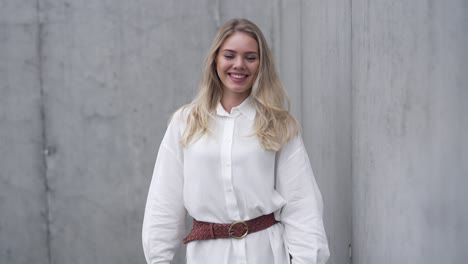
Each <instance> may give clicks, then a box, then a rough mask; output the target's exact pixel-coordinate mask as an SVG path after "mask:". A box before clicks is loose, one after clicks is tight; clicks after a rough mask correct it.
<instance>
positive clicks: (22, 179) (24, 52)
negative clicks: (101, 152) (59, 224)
mask: <svg viewBox="0 0 468 264" xmlns="http://www.w3.org/2000/svg"><path fill="white" fill-rule="evenodd" d="M9 4H13V3H11V2H5V1H3V2H1V5H3V7H4V8H6V7H8V5H9ZM0 10H1V8H0ZM7 11H11V10H6V9H3V10H1V11H0V14H1V15H0V17H2V19H1V20H0V157H1V160H0V168H1V169H0V263H5V264H23V263H24V264H25V263H39V264H46V263H49V261H48V246H47V245H48V231H47V217H48V212H47V202H46V195H45V188H46V185H45V182H44V179H45V178H44V173H45V168H44V162H43V161H44V159H43V137H42V134H43V133H42V123H41V97H40V92H41V91H40V78H39V76H40V73H39V71H40V68H39V65H40V58H39V55H38V33H39V32H38V31H39V27H38V25H37V24H36V23H35V22H33V23H30V22H26V21H27V20H30V19H31V18H29V19H27V18H26V16H27V15H26V14H30V15H33V19H36V12H35V6H34V5H33V6H31V5H29V6H28V5H24V6H23V11H24V14H25V15H24V16H25V17H21V18H20V20H21V21H20V23H14V21H6V20H7V16H8V15H7V13H8V12H7ZM4 15H5V16H4Z"/></svg>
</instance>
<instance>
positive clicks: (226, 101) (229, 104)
mask: <svg viewBox="0 0 468 264" xmlns="http://www.w3.org/2000/svg"><path fill="white" fill-rule="evenodd" d="M249 95H250V93H245V94H224V95H223V97H222V98H221V105H222V106H223V108H224V110H226V111H227V112H228V113H231V109H232V108H233V107H236V106H238V105H240V104H241V103H242V102H244V100H245V99H247V97H249Z"/></svg>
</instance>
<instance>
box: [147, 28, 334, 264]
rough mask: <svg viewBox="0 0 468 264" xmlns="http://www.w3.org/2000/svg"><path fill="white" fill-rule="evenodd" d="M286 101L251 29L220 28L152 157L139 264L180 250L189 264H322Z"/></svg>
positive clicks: (313, 205) (315, 214) (317, 197)
mask: <svg viewBox="0 0 468 264" xmlns="http://www.w3.org/2000/svg"><path fill="white" fill-rule="evenodd" d="M285 97H286V96H285V92H284V89H283V87H282V85H281V82H280V80H279V78H278V75H277V73H276V69H275V66H274V64H273V58H272V55H271V52H270V50H269V48H268V46H267V43H266V41H265V38H264V36H263V34H262V32H261V31H260V29H259V28H258V27H257V26H256V25H255V24H253V23H252V22H250V21H248V20H245V19H233V20H230V21H228V22H227V23H226V24H224V25H223V26H222V27H221V28H220V29H219V31H218V33H217V35H216V37H215V39H214V41H213V43H212V46H211V48H210V51H209V53H208V56H207V59H206V63H205V68H204V71H203V78H202V81H201V83H200V90H199V92H198V95H197V97H196V98H195V99H194V101H193V102H192V103H191V104H189V105H187V106H185V107H183V108H182V109H180V110H179V111H177V112H176V113H175V114H174V116H173V118H172V120H171V122H170V124H169V126H168V129H167V132H166V134H165V136H164V139H163V141H162V143H161V146H160V149H159V153H158V158H157V160H156V164H155V168H154V173H153V178H152V182H151V185H150V189H149V194H148V200H147V204H146V210H145V217H144V223H143V248H144V252H145V256H146V260H147V262H148V263H151V264H155V263H166V264H168V263H170V262H171V260H172V259H173V256H174V252H175V250H176V248H177V247H178V246H179V245H180V244H181V242H182V241H184V243H186V244H187V263H188V264H198V263H200V264H231V263H249V264H251V263H255V264H257V263H260V264H286V263H294V264H301V263H308V264H312V263H325V262H326V261H327V259H328V257H329V251H328V243H327V238H326V235H325V230H324V227H323V220H322V210H323V208H322V207H323V205H322V197H321V194H320V191H319V189H318V187H317V184H316V182H315V179H314V176H313V173H312V169H311V166H310V163H309V159H308V156H307V153H306V150H305V148H304V144H303V142H302V139H301V137H300V135H298V124H297V122H296V120H295V119H294V118H293V117H292V115H291V114H290V113H289V112H288V111H287V110H286V109H285V107H284V102H285ZM187 212H188V213H189V215H190V216H192V217H193V218H194V226H193V229H192V230H191V231H190V232H189V234H188V235H187V233H186V232H185V228H184V219H185V216H186V213H187ZM184 237H185V239H184ZM291 259H292V260H291Z"/></svg>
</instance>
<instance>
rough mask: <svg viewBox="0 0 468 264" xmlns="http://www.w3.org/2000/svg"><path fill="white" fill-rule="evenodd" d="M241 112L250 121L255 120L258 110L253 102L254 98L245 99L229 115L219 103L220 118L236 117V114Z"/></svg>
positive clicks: (217, 108)
mask: <svg viewBox="0 0 468 264" xmlns="http://www.w3.org/2000/svg"><path fill="white" fill-rule="evenodd" d="M237 112H239V113H241V114H242V115H244V116H245V117H247V118H248V119H249V120H251V121H252V120H254V118H255V114H256V110H255V106H254V104H253V102H252V98H251V97H250V96H249V97H247V99H245V100H244V101H243V102H242V103H241V104H240V105H238V106H236V107H233V108H232V109H231V113H228V112H227V111H226V110H225V109H224V107H223V106H222V105H221V102H219V103H218V106H217V107H216V113H217V114H218V115H220V116H229V117H233V116H236V113H237Z"/></svg>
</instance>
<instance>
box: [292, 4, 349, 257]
mask: <svg viewBox="0 0 468 264" xmlns="http://www.w3.org/2000/svg"><path fill="white" fill-rule="evenodd" d="M300 17H301V27H302V28H301V32H302V37H301V38H298V39H300V41H301V47H302V49H301V51H302V52H301V56H302V65H301V68H302V79H301V82H302V94H301V105H302V125H303V134H304V141H305V144H306V146H307V149H308V151H309V156H310V159H311V163H312V166H313V168H314V172H315V175H316V178H317V182H318V184H319V186H320V189H321V191H322V194H323V198H324V204H325V212H324V213H325V215H324V222H325V228H326V231H327V235H328V239H329V243H330V251H331V257H330V261H329V263H348V261H349V256H348V248H349V244H350V242H351V197H352V196H351V189H350V186H351V121H350V119H351V118H350V113H351V100H350V99H351V89H350V88H351V86H350V83H351V74H350V66H351V47H350V42H349V40H350V36H351V27H350V22H351V6H350V3H349V2H348V1H346V2H343V1H326V2H316V1H304V2H302V6H301V13H300ZM285 52H287V51H285Z"/></svg>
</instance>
